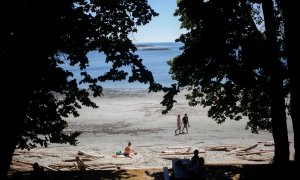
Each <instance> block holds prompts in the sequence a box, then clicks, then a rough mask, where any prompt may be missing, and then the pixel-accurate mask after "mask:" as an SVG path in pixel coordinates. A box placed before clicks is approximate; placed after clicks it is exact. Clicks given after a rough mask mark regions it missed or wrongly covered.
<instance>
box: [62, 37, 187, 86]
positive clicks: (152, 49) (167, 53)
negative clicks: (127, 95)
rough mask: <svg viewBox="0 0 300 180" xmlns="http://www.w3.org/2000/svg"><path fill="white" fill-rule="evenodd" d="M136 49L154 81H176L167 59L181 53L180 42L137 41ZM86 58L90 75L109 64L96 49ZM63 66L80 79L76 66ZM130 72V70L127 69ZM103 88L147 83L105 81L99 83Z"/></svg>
mask: <svg viewBox="0 0 300 180" xmlns="http://www.w3.org/2000/svg"><path fill="white" fill-rule="evenodd" d="M137 45H138V47H139V48H138V50H137V51H136V54H137V55H139V56H140V57H141V58H142V59H143V64H144V66H146V68H147V69H149V70H150V71H151V72H152V74H153V76H154V79H155V81H156V82H158V83H160V84H162V85H164V86H168V85H171V84H172V83H174V82H176V81H174V80H172V78H171V76H170V74H169V69H170V67H169V65H168V64H167V61H168V60H170V59H172V58H174V57H175V56H177V55H179V54H181V52H182V50H180V49H179V48H180V47H181V46H182V44H180V43H175V42H163V43H162V42H159V43H137ZM88 58H89V61H90V63H89V64H90V65H89V67H88V68H87V72H89V73H90V75H91V76H92V77H97V76H99V75H101V74H103V73H105V72H107V71H108V70H109V69H110V67H111V64H107V63H105V55H104V54H103V53H99V52H97V51H92V52H89V53H88ZM64 68H66V69H68V70H69V71H71V72H73V74H74V78H76V79H77V80H80V79H81V77H80V72H79V68H78V66H74V67H73V66H71V67H70V66H65V67H64ZM124 70H130V68H129V67H127V68H124ZM128 72H130V71H128ZM100 85H101V86H102V87H103V88H118V89H119V88H126V89H145V88H148V86H149V85H147V84H146V85H145V84H141V83H138V82H135V83H128V82H127V81H125V80H124V81H115V82H112V81H107V82H103V83H101V84H100ZM80 87H86V85H80Z"/></svg>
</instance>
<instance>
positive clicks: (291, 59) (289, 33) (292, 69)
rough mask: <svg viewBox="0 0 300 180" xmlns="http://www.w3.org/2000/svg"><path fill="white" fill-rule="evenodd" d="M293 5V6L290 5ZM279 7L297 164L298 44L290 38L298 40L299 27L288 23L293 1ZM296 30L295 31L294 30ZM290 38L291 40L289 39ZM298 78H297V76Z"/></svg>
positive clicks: (288, 0) (289, 0)
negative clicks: (282, 22)
mask: <svg viewBox="0 0 300 180" xmlns="http://www.w3.org/2000/svg"><path fill="white" fill-rule="evenodd" d="M291 3H294V4H291ZM280 5H281V8H282V11H283V15H284V20H285V21H284V22H285V24H284V32H285V45H286V49H287V50H286V51H287V62H288V70H289V78H290V87H291V91H290V105H291V118H292V122H293V131H294V148H295V161H296V162H297V154H299V153H297V150H299V147H298V146H299V142H298V141H299V139H298V138H297V137H299V136H300V135H299V131H298V130H297V129H299V123H298V118H299V115H297V112H300V109H299V107H300V106H298V107H297V105H296V102H299V101H300V100H299V95H298V94H297V91H298V92H299V89H298V88H297V75H296V73H297V69H296V67H297V65H296V57H297V56H296V55H297V52H296V48H295V47H296V46H293V45H294V44H295V43H298V42H292V38H293V39H294V38H295V39H299V38H298V37H299V33H298V32H299V27H298V26H297V27H294V28H293V29H292V28H290V27H291V23H290V13H291V12H290V11H292V9H291V7H292V6H294V7H296V6H295V5H296V4H295V1H291V0H282V1H280ZM289 12H290V13H289ZM295 28H296V29H295ZM291 37H292V38H291ZM298 77H299V76H298Z"/></svg>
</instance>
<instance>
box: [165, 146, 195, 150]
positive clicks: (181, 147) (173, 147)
mask: <svg viewBox="0 0 300 180" xmlns="http://www.w3.org/2000/svg"><path fill="white" fill-rule="evenodd" d="M190 147H191V146H171V147H167V148H168V149H183V148H190Z"/></svg>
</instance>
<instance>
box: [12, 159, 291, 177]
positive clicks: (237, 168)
mask: <svg viewBox="0 0 300 180" xmlns="http://www.w3.org/2000/svg"><path fill="white" fill-rule="evenodd" d="M206 167H207V169H208V172H209V176H210V179H214V180H227V179H235V180H237V179H243V180H244V179H255V180H259V179H263V180H267V179H278V178H279V179H282V178H284V179H285V180H289V179H291V180H294V179H296V170H295V169H296V167H295V164H294V162H291V163H290V165H289V167H287V168H286V172H285V173H282V174H283V177H279V175H278V172H279V171H280V170H278V169H277V168H275V167H274V166H273V165H272V164H251V165H223V164H222V165H212V164H211V165H206ZM281 172H283V171H281ZM169 176H170V179H171V180H174V178H173V174H172V169H169ZM8 179H9V180H36V179H41V180H57V179H63V180H100V179H101V180H106V179H107V180H109V179H114V180H115V179H132V180H142V179H147V180H148V179H154V180H163V179H164V173H163V169H161V168H155V169H130V170H125V169H124V170H117V171H116V170H88V171H80V170H77V171H46V172H45V173H44V174H41V175H33V172H11V175H10V176H9V178H8Z"/></svg>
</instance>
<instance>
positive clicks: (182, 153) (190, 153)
mask: <svg viewBox="0 0 300 180" xmlns="http://www.w3.org/2000/svg"><path fill="white" fill-rule="evenodd" d="M192 154H194V153H193V152H174V153H161V154H160V155H162V156H164V155H192Z"/></svg>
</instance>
